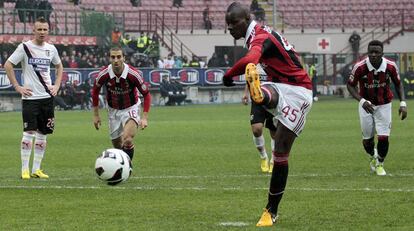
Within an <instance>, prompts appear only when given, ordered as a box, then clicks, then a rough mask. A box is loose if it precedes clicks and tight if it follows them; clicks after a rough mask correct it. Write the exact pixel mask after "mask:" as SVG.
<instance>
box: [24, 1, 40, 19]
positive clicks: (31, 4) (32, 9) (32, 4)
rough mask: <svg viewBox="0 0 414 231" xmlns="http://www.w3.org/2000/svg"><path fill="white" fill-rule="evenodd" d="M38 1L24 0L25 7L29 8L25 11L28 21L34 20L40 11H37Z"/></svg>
mask: <svg viewBox="0 0 414 231" xmlns="http://www.w3.org/2000/svg"><path fill="white" fill-rule="evenodd" d="M38 5H39V1H38V0H28V1H26V8H27V9H29V10H28V11H27V17H28V18H29V22H34V21H35V20H36V18H37V17H38V15H39V14H40V12H39V11H38V7H37V6H38Z"/></svg>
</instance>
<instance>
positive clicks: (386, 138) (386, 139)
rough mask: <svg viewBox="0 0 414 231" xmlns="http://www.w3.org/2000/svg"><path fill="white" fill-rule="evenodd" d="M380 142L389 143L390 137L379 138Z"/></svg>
mask: <svg viewBox="0 0 414 231" xmlns="http://www.w3.org/2000/svg"><path fill="white" fill-rule="evenodd" d="M378 142H388V136H378Z"/></svg>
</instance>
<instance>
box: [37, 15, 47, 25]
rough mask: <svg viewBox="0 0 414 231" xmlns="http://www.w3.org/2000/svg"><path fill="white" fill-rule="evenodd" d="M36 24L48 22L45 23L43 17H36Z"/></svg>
mask: <svg viewBox="0 0 414 231" xmlns="http://www.w3.org/2000/svg"><path fill="white" fill-rule="evenodd" d="M36 22H40V23H48V22H47V20H46V19H45V17H43V16H40V17H38V18H37V19H36V21H35V23H36Z"/></svg>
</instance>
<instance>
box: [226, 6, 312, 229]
mask: <svg viewBox="0 0 414 231" xmlns="http://www.w3.org/2000/svg"><path fill="white" fill-rule="evenodd" d="M226 24H227V25H228V29H229V31H230V34H231V35H232V36H233V37H234V39H236V40H237V39H240V38H242V37H244V38H245V41H246V43H245V46H246V47H247V48H248V49H249V51H248V52H247V54H246V55H245V56H244V57H243V58H241V59H240V60H239V61H238V62H237V63H236V64H234V66H233V67H232V68H231V69H229V70H228V71H227V72H226V73H225V74H224V76H223V83H224V85H225V86H234V83H233V78H232V77H233V76H238V75H241V74H243V73H245V77H246V82H247V84H248V87H249V92H250V96H251V98H252V100H253V101H254V102H255V103H257V104H259V105H264V106H266V107H267V108H268V109H273V113H272V114H274V115H275V117H274V118H273V122H274V123H275V125H276V127H277V129H276V136H275V149H274V151H273V153H272V154H273V158H274V166H273V171H272V177H271V179H270V187H269V193H268V203H267V205H266V208H265V209H264V211H263V214H262V216H261V218H260V220H259V221H258V223H257V224H256V226H272V225H273V224H274V223H275V222H276V221H277V213H278V206H279V202H280V201H281V199H282V196H283V193H284V190H285V187H286V182H287V177H288V160H289V153H290V150H291V148H292V146H293V143H294V141H295V139H296V137H297V136H298V135H299V134H300V133H301V132H302V130H303V128H304V125H305V121H306V115H307V114H308V113H309V111H310V108H311V105H312V83H311V80H310V78H309V76H308V74H307V72H306V70H305V69H304V68H303V66H302V65H301V63H300V61H299V57H298V56H297V54H296V52H295V50H294V48H293V46H292V45H290V44H289V43H288V42H287V40H286V39H285V38H283V37H282V36H281V35H280V34H278V33H277V32H275V31H272V30H271V29H270V28H269V27H267V26H261V25H259V24H257V23H256V22H255V21H254V20H251V18H250V12H249V10H248V8H247V7H246V6H243V5H241V4H240V3H237V2H233V3H232V4H231V5H230V6H229V7H228V8H227V13H226ZM258 63H260V64H261V66H262V67H263V69H264V71H265V72H266V74H267V78H268V79H267V81H268V82H266V83H263V85H261V84H260V80H259V74H258V72H257V69H256V65H257V64H258Z"/></svg>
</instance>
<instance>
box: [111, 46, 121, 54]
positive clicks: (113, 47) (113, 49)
mask: <svg viewBox="0 0 414 231" xmlns="http://www.w3.org/2000/svg"><path fill="white" fill-rule="evenodd" d="M110 51H122V55H124V50H122V47H121V46H119V45H114V46H112V47H111V49H110Z"/></svg>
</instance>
